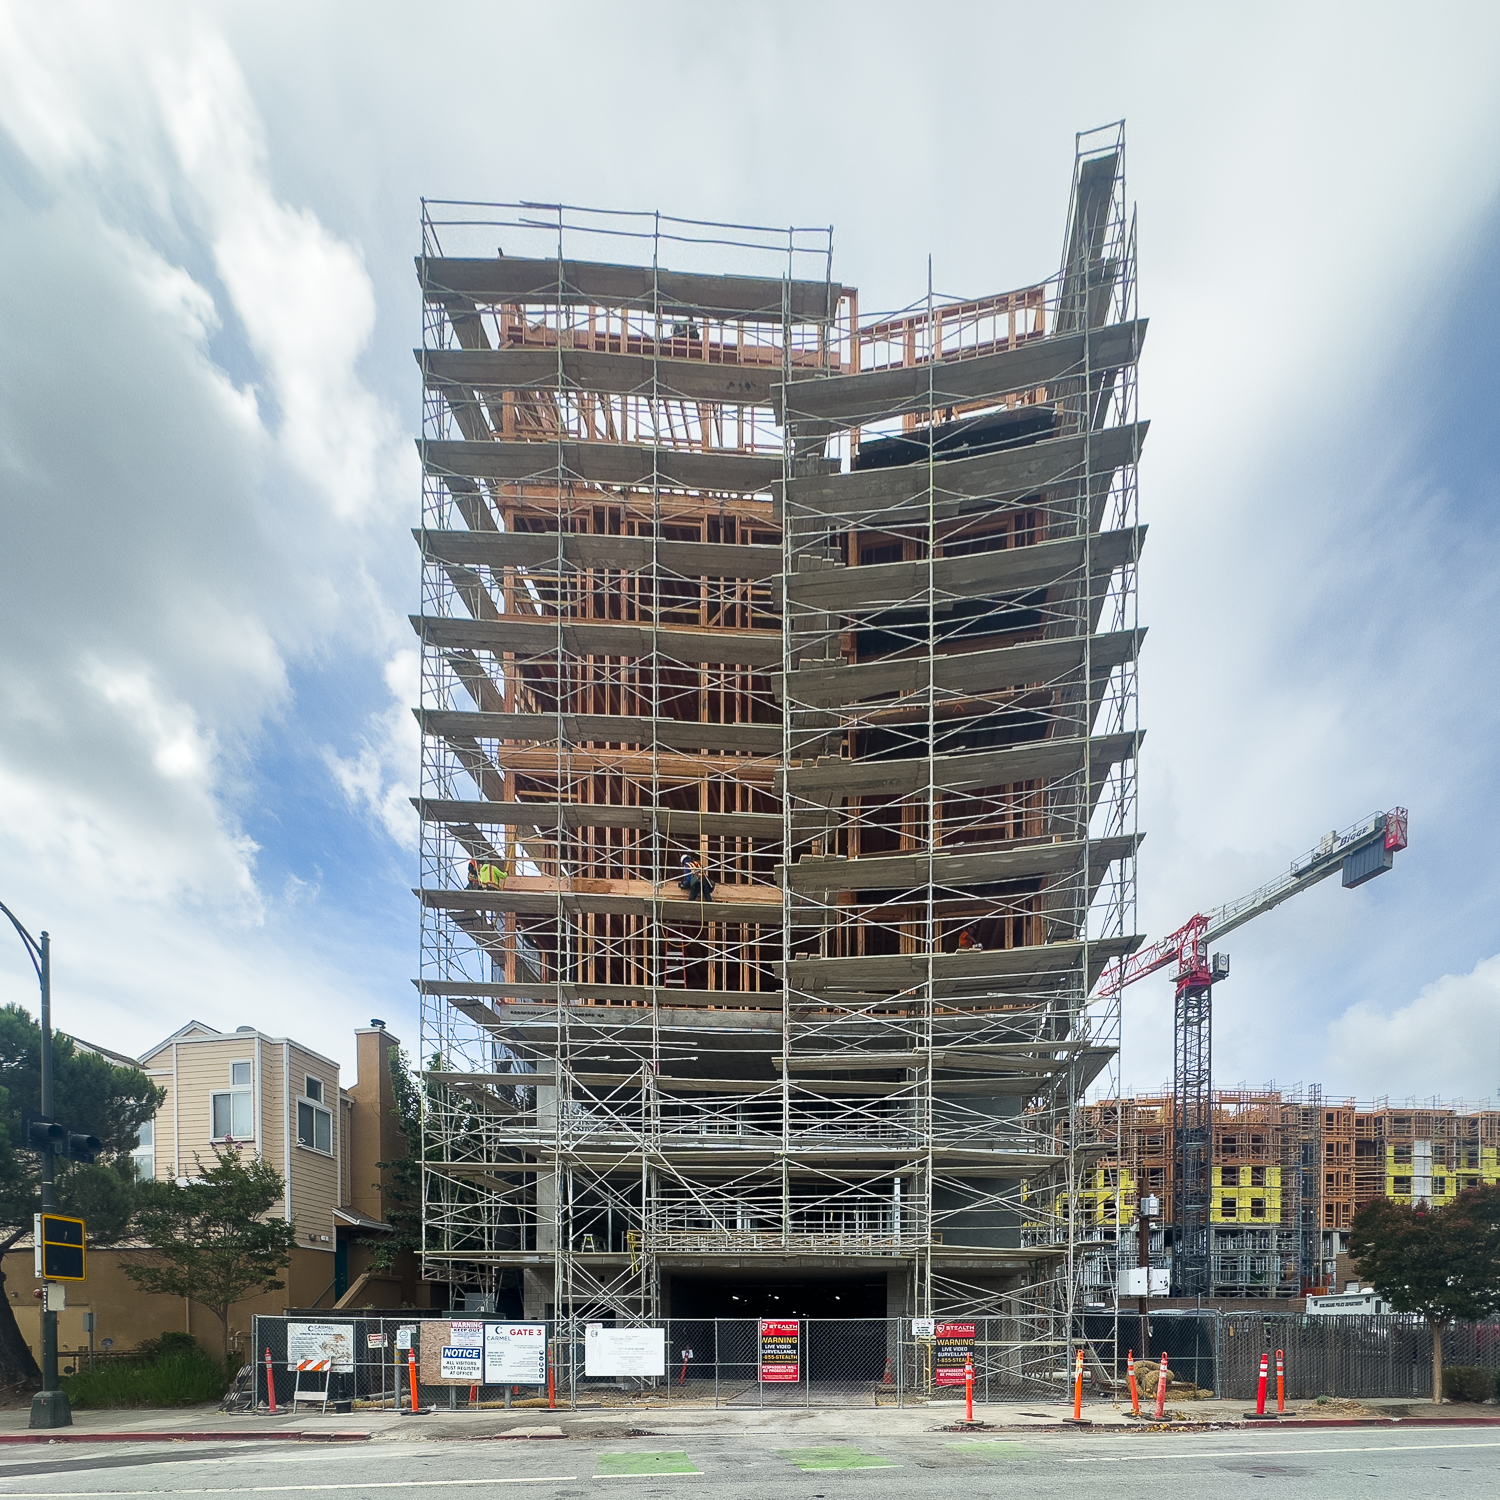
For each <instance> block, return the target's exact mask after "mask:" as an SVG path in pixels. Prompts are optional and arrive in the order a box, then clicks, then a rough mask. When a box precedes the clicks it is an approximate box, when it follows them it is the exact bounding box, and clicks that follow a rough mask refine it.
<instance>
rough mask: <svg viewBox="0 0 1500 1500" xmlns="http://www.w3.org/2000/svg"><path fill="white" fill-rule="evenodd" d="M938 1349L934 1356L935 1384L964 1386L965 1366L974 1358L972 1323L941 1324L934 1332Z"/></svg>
mask: <svg viewBox="0 0 1500 1500" xmlns="http://www.w3.org/2000/svg"><path fill="white" fill-rule="evenodd" d="M933 1334H934V1337H935V1338H936V1340H937V1348H936V1351H935V1353H934V1355H933V1361H932V1370H933V1383H934V1384H936V1385H962V1384H963V1383H964V1366H965V1365H967V1364H968V1362H969V1361H970V1360H971V1359H973V1358H974V1325H973V1324H972V1323H939V1324H938V1325H937V1327H936V1328H935V1329H934V1330H933Z"/></svg>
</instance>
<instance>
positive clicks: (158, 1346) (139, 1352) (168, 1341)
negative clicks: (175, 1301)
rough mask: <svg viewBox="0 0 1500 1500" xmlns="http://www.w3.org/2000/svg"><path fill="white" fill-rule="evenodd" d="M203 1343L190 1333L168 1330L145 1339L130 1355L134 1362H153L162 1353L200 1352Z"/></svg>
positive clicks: (146, 1363) (147, 1363) (145, 1363)
mask: <svg viewBox="0 0 1500 1500" xmlns="http://www.w3.org/2000/svg"><path fill="white" fill-rule="evenodd" d="M202 1353H203V1345H202V1344H200V1343H199V1342H198V1340H197V1339H195V1338H194V1337H193V1335H192V1334H190V1333H183V1332H181V1331H173V1330H169V1331H168V1332H166V1333H162V1334H158V1335H157V1336H156V1337H155V1338H154V1339H147V1340H146V1341H145V1343H143V1344H142V1345H140V1347H139V1348H137V1349H136V1350H135V1351H134V1352H133V1353H132V1354H131V1355H130V1358H131V1360H132V1361H133V1362H134V1363H136V1364H144V1365H150V1364H155V1363H156V1361H157V1360H159V1359H160V1358H161V1357H162V1355H164V1354H202Z"/></svg>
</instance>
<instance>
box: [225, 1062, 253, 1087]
mask: <svg viewBox="0 0 1500 1500" xmlns="http://www.w3.org/2000/svg"><path fill="white" fill-rule="evenodd" d="M229 1082H230V1084H231V1086H232V1087H234V1088H237V1089H238V1088H249V1087H250V1064H249V1063H247V1062H237V1063H230V1065H229Z"/></svg>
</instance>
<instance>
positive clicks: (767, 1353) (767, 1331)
mask: <svg viewBox="0 0 1500 1500" xmlns="http://www.w3.org/2000/svg"><path fill="white" fill-rule="evenodd" d="M801 1343H802V1324H801V1322H800V1321H799V1320H798V1319H796V1318H762V1319H761V1320H760V1378H761V1383H762V1384H763V1385H773V1384H778V1383H781V1382H786V1383H788V1384H791V1385H795V1384H796V1383H797V1381H798V1380H799V1379H800V1378H801V1373H800V1369H799V1366H798V1362H797V1356H798V1350H799V1349H800V1347H801Z"/></svg>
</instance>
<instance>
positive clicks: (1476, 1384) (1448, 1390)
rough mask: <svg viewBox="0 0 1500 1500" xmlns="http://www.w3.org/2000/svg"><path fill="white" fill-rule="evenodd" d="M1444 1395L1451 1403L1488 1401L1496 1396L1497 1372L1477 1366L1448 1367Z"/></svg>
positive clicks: (1446, 1367)
mask: <svg viewBox="0 0 1500 1500" xmlns="http://www.w3.org/2000/svg"><path fill="white" fill-rule="evenodd" d="M1443 1394H1444V1395H1445V1396H1446V1397H1447V1398H1448V1399H1449V1400H1450V1401H1488V1400H1489V1399H1490V1397H1491V1396H1493V1395H1494V1394H1495V1372H1494V1371H1493V1370H1481V1369H1480V1368H1478V1367H1477V1366H1476V1365H1447V1366H1445V1367H1444V1370H1443Z"/></svg>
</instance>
